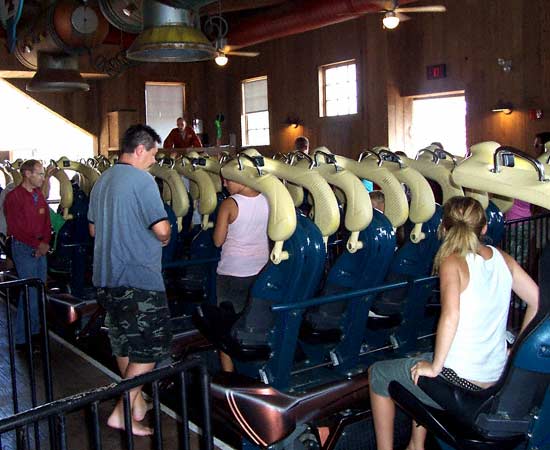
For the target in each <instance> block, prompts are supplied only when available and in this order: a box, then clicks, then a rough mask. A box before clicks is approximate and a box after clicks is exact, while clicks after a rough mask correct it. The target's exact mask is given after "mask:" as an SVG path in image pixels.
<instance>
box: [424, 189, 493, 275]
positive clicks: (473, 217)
mask: <svg viewBox="0 0 550 450" xmlns="http://www.w3.org/2000/svg"><path fill="white" fill-rule="evenodd" d="M486 224H487V219H486V217H485V211H484V210H483V208H482V206H481V204H480V203H479V202H478V201H477V200H475V199H473V198H470V197H453V198H451V199H449V200H448V201H447V202H446V203H445V205H444V206H443V220H442V221H441V225H440V226H439V236H440V238H443V243H442V244H441V247H439V251H438V252H437V254H436V255H435V260H434V268H433V273H434V274H437V273H438V271H439V267H440V265H441V263H442V261H443V260H444V259H445V258H447V257H448V256H450V255H453V254H457V255H459V256H461V257H465V256H466V255H467V254H469V253H476V252H477V250H478V248H479V245H480V244H481V241H480V239H481V232H482V231H483V227H484V226H485V225H486Z"/></svg>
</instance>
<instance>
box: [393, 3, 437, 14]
mask: <svg viewBox="0 0 550 450" xmlns="http://www.w3.org/2000/svg"><path fill="white" fill-rule="evenodd" d="M445 11H447V8H445V6H443V5H432V6H410V7H408V8H407V7H404V8H401V7H400V8H396V9H395V12H396V13H418V12H427V13H436V12H445Z"/></svg>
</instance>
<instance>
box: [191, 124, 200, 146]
mask: <svg viewBox="0 0 550 450" xmlns="http://www.w3.org/2000/svg"><path fill="white" fill-rule="evenodd" d="M191 133H193V134H192V136H193V139H192V140H191V147H202V142H201V140H200V139H199V137H198V136H197V133H195V130H193V128H191Z"/></svg>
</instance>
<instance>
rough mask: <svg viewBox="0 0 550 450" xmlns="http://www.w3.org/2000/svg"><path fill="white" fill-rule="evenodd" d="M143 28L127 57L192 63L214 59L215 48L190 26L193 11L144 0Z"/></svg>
mask: <svg viewBox="0 0 550 450" xmlns="http://www.w3.org/2000/svg"><path fill="white" fill-rule="evenodd" d="M142 15H143V18H144V23H143V31H142V32H141V34H140V35H139V36H138V37H137V38H136V40H135V41H134V42H133V44H132V45H131V46H130V48H129V49H128V51H127V53H126V56H127V57H128V58H129V59H134V60H137V61H146V62H191V61H203V60H206V59H213V58H214V56H216V53H217V52H216V48H215V47H214V46H213V45H212V43H211V42H210V41H209V40H208V39H207V37H206V36H205V35H204V34H203V33H202V31H200V29H199V28H197V27H195V26H193V12H192V11H191V10H188V9H180V8H173V7H171V6H168V5H165V4H163V3H159V2H156V1H154V0H143V14H142Z"/></svg>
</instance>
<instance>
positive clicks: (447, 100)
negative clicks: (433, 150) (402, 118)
mask: <svg viewBox="0 0 550 450" xmlns="http://www.w3.org/2000/svg"><path fill="white" fill-rule="evenodd" d="M411 134H412V147H411V149H410V150H411V154H410V155H408V156H410V157H414V156H415V154H416V152H417V151H418V150H420V149H422V148H425V147H427V146H428V145H430V143H432V142H440V143H441V144H443V148H444V149H445V150H447V151H448V152H449V153H452V154H453V155H456V156H465V155H466V98H465V97H464V94H463V93H461V94H459V95H456V94H455V95H446V96H438V97H428V98H413V101H412V129H411ZM407 153H408V152H407Z"/></svg>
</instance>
